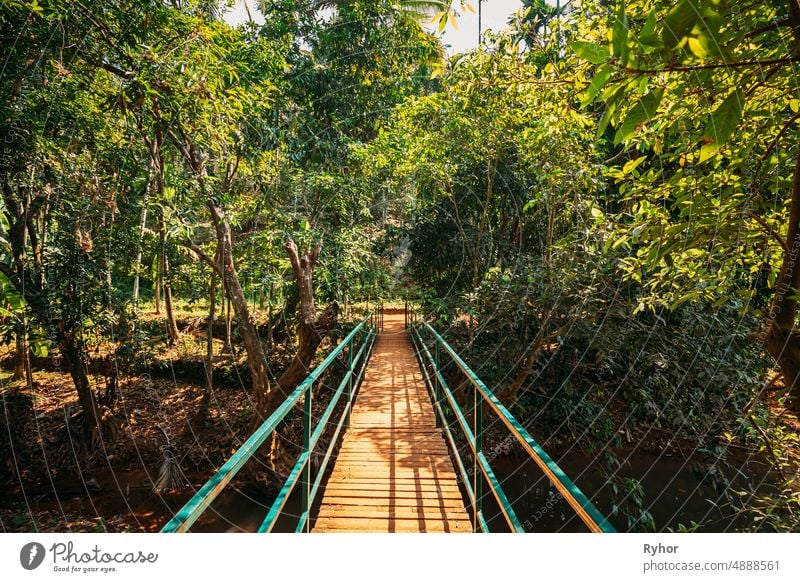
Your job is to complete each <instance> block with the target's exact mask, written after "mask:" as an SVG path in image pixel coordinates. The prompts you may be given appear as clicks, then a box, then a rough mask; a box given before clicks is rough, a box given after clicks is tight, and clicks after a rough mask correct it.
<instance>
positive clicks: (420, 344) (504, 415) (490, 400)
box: [408, 309, 616, 533]
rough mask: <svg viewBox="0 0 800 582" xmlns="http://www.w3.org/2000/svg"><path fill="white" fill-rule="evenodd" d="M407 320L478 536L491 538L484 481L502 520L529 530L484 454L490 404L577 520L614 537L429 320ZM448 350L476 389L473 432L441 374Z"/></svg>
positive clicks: (517, 529)
mask: <svg viewBox="0 0 800 582" xmlns="http://www.w3.org/2000/svg"><path fill="white" fill-rule="evenodd" d="M408 320H409V323H410V327H411V330H412V334H411V335H412V339H413V341H414V345H415V351H416V353H417V357H418V358H419V363H420V367H421V369H422V371H423V375H424V377H425V380H426V384H427V386H428V387H429V390H430V391H431V398H432V399H433V402H434V409H435V410H436V413H437V423H438V424H440V425H441V426H442V428H444V430H445V434H446V436H447V440H448V442H449V444H450V448H451V449H452V451H453V455H454V457H455V459H456V460H457V465H458V468H459V471H460V473H461V478H462V481H463V482H464V485H465V489H466V490H467V495H468V497H469V500H470V503H471V505H472V513H473V522H474V523H473V527H474V528H475V530H476V531H477V530H478V528H480V530H481V531H485V532H488V528H487V524H486V520H485V518H484V516H483V509H482V497H483V495H482V487H483V481H484V480H485V481H486V482H487V483H488V484H489V488H490V490H491V493H492V495H493V496H494V498H495V500H496V501H497V503H498V505H499V507H500V510H501V512H502V513H503V516H504V517H505V519H506V522H507V523H508V526H509V528H510V529H511V531H514V532H524V531H525V530H524V528H523V526H522V524H521V523H520V521H519V519H518V518H517V515H516V513H515V512H514V509H513V508H512V507H511V504H510V502H509V501H508V498H507V497H506V495H505V492H504V491H503V488H502V486H501V485H500V483H499V481H498V480H497V477H496V476H495V474H494V471H493V470H492V468H491V465H490V463H489V461H488V459H487V458H486V455H485V454H484V453H483V442H482V440H483V403H484V402H486V403H487V404H488V406H489V408H490V409H491V410H492V411H493V412H494V413H495V414H496V415H497V416H498V417H499V419H500V420H501V421H502V422H503V424H505V426H506V427H507V428H508V430H509V431H510V433H511V434H512V435H513V436H514V438H515V439H516V440H517V441H518V442H519V443H520V444H521V445H522V448H523V449H524V450H525V452H526V453H528V455H529V456H530V458H531V459H533V461H534V462H535V463H536V464H537V465H538V466H539V468H540V469H541V470H542V471H543V472H544V474H545V475H546V476H547V478H548V479H549V480H550V482H551V483H553V485H554V486H555V487H556V489H557V490H558V491H559V493H561V495H562V496H563V497H564V499H565V500H566V501H567V503H569V505H570V506H571V507H572V509H573V510H574V511H575V513H576V514H577V515H578V517H580V518H581V520H582V521H583V523H585V524H586V526H587V527H588V528H589V530H590V531H592V532H604V533H611V532H615V531H616V530H615V529H614V527H613V526H612V525H611V524H610V523H609V521H608V520H607V519H606V517H605V516H604V515H603V514H602V513H600V512H599V511H598V510H597V508H596V507H595V506H594V504H593V503H592V502H591V501H590V500H589V498H588V497H586V495H585V494H584V493H583V492H582V491H581V490H580V489H579V488H578V486H577V485H575V483H574V482H573V481H572V480H571V479H570V478H569V477H567V475H566V474H565V473H564V471H563V470H561V468H560V467H559V466H558V464H556V462H555V461H554V460H553V459H552V458H550V456H549V455H548V454H547V453H546V452H545V451H544V449H542V447H541V446H540V445H539V444H538V443H537V442H536V441H535V440H534V439H533V438H532V437H531V436H530V434H528V431H526V430H525V428H524V427H523V426H522V425H521V424H520V423H519V421H518V420H517V419H516V418H514V416H513V415H512V414H511V413H510V412H509V411H508V409H507V408H506V407H505V406H504V405H503V404H502V403H501V402H500V401H499V400H498V399H497V397H496V396H495V395H494V394H493V393H492V392H491V391H490V390H489V389H488V388H487V387H486V385H485V384H484V383H483V382H482V381H481V379H480V378H479V377H478V376H477V374H475V372H473V371H472V369H471V368H470V367H469V366H467V364H466V363H465V362H464V360H462V359H461V357H460V356H459V355H458V354H457V353H456V351H455V350H454V349H453V348H452V347H451V346H450V344H448V343H447V342H446V341H445V340H444V339H443V338H442V336H440V335H439V333H438V332H437V331H436V330H435V329H434V328H433V327H432V326H431V325H430V324H429V323H428V322H427V321H425V320H424V319H422V318H420V317H419V316H418V315H417V314H416V312H415V311H414V310H413V309H412V310H411V312H410V313H409V315H408ZM423 332H429V333H430V335H431V337H432V338H433V349H434V354H431V352H430V350H429V349H428V347H427V345H425V341H424V338H423V335H422V334H423ZM442 349H443V350H444V351H445V352H446V353H447V354H448V355H449V356H450V359H451V360H452V361H453V363H455V364H456V366H457V367H458V368H459V369H460V370H461V372H462V373H463V374H464V376H466V378H467V379H468V380H469V382H470V383H471V384H472V387H473V410H472V412H473V414H472V426H471V427H470V425H469V423H468V422H467V418H466V416H465V415H464V413H463V411H462V410H461V407H460V406H459V405H458V402H457V401H456V399H455V396H454V395H453V392H452V390H451V389H450V387H449V386H448V385H447V382H446V381H445V379H444V376H443V375H442V373H441V369H442V368H441V361H440V356H441V350H442ZM426 362H427V363H429V364H430V365H431V367H432V369H433V374H432V376H433V377H431V374H429V373H428V370H427V366H426ZM443 397H444V399H445V400H446V403H447V405H449V407H450V409H451V410H452V411H453V413H454V414H455V417H456V420H457V421H458V427H459V428H460V429H461V432H462V434H463V435H464V437H465V439H466V441H467V443H468V444H469V446H470V449H471V452H472V457H473V467H472V483H471V484H470V482H469V479H468V475H467V471H466V470H465V468H464V462H463V459H462V458H461V453H460V452H459V450H458V447H457V446H456V444H455V439H454V438H453V435H452V434H451V431H450V427H449V425H448V422H447V419H446V417H445V414H444V409H443V407H442V404H443Z"/></svg>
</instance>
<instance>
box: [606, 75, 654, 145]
mask: <svg viewBox="0 0 800 582" xmlns="http://www.w3.org/2000/svg"><path fill="white" fill-rule="evenodd" d="M663 96H664V90H663V89H661V88H657V89H653V90H652V91H650V92H649V93H648V94H647V95H645V96H644V97H642V98H641V99H640V100H639V102H638V103H636V105H634V106H633V107H632V108H631V110H630V111H628V115H627V116H626V117H625V121H623V122H622V125H621V126H620V128H619V129H618V130H617V134H616V135H615V136H614V144H615V145H616V144H619V143H621V142H623V141H628V140H629V139H630V138H632V137H633V136H634V135H635V134H636V132H637V130H638V129H639V127H640V126H642V125H643V124H645V123H647V122H648V121H650V120H651V119H652V118H653V117H654V116H655V114H656V111H657V110H658V106H659V104H660V103H661V98H662V97H663Z"/></svg>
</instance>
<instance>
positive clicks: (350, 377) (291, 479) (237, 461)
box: [161, 314, 378, 532]
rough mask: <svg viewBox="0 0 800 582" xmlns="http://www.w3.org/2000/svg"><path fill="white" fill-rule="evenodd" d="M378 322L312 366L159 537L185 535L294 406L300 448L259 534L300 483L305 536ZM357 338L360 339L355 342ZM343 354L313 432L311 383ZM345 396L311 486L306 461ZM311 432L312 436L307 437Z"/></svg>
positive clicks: (366, 322) (370, 321) (370, 320)
mask: <svg viewBox="0 0 800 582" xmlns="http://www.w3.org/2000/svg"><path fill="white" fill-rule="evenodd" d="M377 325H378V320H377V317H376V315H375V314H372V315H369V316H368V317H366V318H364V319H363V320H362V321H361V322H360V323H359V324H358V325H357V326H356V327H355V328H354V329H353V331H351V332H350V333H349V334H348V335H347V337H345V339H344V340H343V341H342V342H341V343H340V344H339V345H338V346H336V348H334V349H333V351H332V352H331V353H330V354H328V356H327V357H326V358H325V359H324V360H323V361H322V363H321V364H320V365H319V366H317V367H316V368H315V369H314V370H313V371H312V372H311V373H310V374H309V375H308V376H307V377H306V379H305V380H303V382H301V383H300V385H299V386H298V387H297V388H295V389H294V391H293V392H292V393H291V394H290V395H289V397H288V398H287V399H286V400H285V401H284V402H283V403H282V404H281V405H280V406H279V407H278V409H277V410H276V411H275V412H273V413H272V414H271V415H270V417H269V418H268V419H267V420H265V421H264V423H263V424H262V425H261V426H260V427H258V429H256V431H255V432H254V433H253V434H252V435H251V436H250V438H248V439H247V440H246V441H245V443H244V444H243V445H242V446H241V447H239V449H238V450H237V451H236V452H235V453H234V454H233V456H232V457H231V458H230V459H228V461H227V462H226V463H225V464H224V465H223V466H222V467H220V469H219V470H218V471H217V472H216V473H215V474H214V475H213V476H212V477H211V479H209V480H208V481H207V482H206V483H205V485H203V486H202V487H201V488H200V489H199V490H198V491H197V493H195V495H194V497H192V498H191V499H190V500H189V501H188V502H187V503H186V505H184V506H183V508H181V510H180V511H178V513H177V514H175V517H173V518H172V519H171V520H170V521H169V523H167V525H165V526H164V527H163V528H162V530H161V531H162V532H185V531H188V530H189V528H190V527H191V526H192V524H193V523H194V522H195V521H197V519H198V518H199V517H200V516H201V515H202V514H203V512H204V511H205V510H206V509H208V507H209V505H210V504H211V503H212V502H213V501H214V499H215V498H216V497H217V496H218V495H219V494H220V493H221V492H222V490H223V489H224V488H225V486H227V485H228V483H230V481H231V480H232V479H233V477H234V476H235V475H236V474H237V473H238V472H239V470H240V469H241V468H242V467H243V466H244V465H245V464H246V463H247V461H249V460H250V459H251V458H252V457H253V455H254V454H255V453H256V451H257V450H258V449H259V447H260V446H261V445H263V444H264V442H265V441H266V440H267V438H269V436H270V435H271V434H273V433H274V432H275V429H276V428H277V427H278V425H279V424H280V423H281V422H282V421H283V420H284V419H285V418H286V416H287V415H288V414H289V412H290V411H291V410H292V408H294V407H295V406H296V405H298V404H299V403H301V402H302V403H303V446H302V450H301V452H300V455H299V456H298V458H297V461H296V462H295V464H294V467H292V470H291V471H290V472H289V476H288V478H287V479H286V481H285V482H284V484H283V487H282V488H281V490H280V492H279V493H278V496H277V497H276V498H275V501H274V502H273V503H272V506H271V507H270V509H269V511H268V512H267V516H266V517H265V518H264V521H263V522H262V523H261V526H260V527H259V528H258V531H259V532H270V531H272V529H273V528H274V527H275V523H276V522H277V520H278V517H279V516H280V515H281V511H282V510H283V507H284V505H285V504H286V501H287V499H288V498H289V495H290V494H291V493H292V491H293V490H294V488H295V486H296V485H297V484H298V483H300V486H301V492H302V498H301V509H300V516H299V520H298V523H297V527H296V530H295V531H297V532H301V531H306V532H307V531H309V529H310V525H311V520H310V519H309V510H310V509H311V507H312V506H313V505H314V499H315V498H316V495H317V492H318V491H319V488H320V484H321V483H322V479H323V477H324V475H325V469H326V468H327V466H328V461H329V460H330V457H331V454H332V452H333V450H334V448H335V446H334V445H335V444H336V442H337V440H338V438H339V435H340V434H341V432H342V428H347V426H348V424H349V422H350V410H351V408H352V405H353V401H354V399H355V395H356V392H357V391H358V387H359V386H360V384H361V379H362V377H363V375H364V370H365V369H366V363H367V362H368V361H369V358H370V355H371V354H372V347H373V345H374V343H375V335H376V333H377ZM356 338H358V339H359V341H358V342H356ZM345 348H347V372H346V373H345V375H344V377H343V378H342V380H341V382H340V383H339V386H338V388H337V390H336V392H335V393H334V395H333V397H332V398H331V400H330V403H329V404H328V406H327V408H326V409H325V412H323V413H322V415H321V416H320V418H319V420H318V421H317V423H316V426H312V424H313V423H312V418H311V404H312V392H313V390H312V388H313V386H314V382H315V381H316V380H317V379H318V378H319V377H320V376H321V375H322V373H323V372H324V371H325V370H327V369H328V367H329V366H330V365H331V364H332V363H333V362H334V361H336V359H337V358H338V357H339V356H340V355H341V354H342V353H343V351H344V350H345ZM342 395H345V398H346V402H345V406H344V409H343V410H342V413H341V415H340V416H339V420H338V422H337V424H336V428H335V429H334V432H333V437H332V438H331V440H330V442H329V444H328V448H327V449H326V450H325V455H324V457H323V460H322V462H321V463H320V466H319V468H318V469H317V476H316V479H315V480H314V481H313V483H312V481H311V463H310V461H311V455H312V453H313V452H314V449H315V448H316V446H317V444H318V442H319V439H320V437H321V436H322V434H323V432H324V431H325V429H326V427H328V425H329V421H330V418H331V416H332V415H333V412H334V409H335V408H336V405H337V404H338V402H339V400H340V399H341V397H342ZM312 431H313V432H312Z"/></svg>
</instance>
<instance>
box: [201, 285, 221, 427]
mask: <svg viewBox="0 0 800 582" xmlns="http://www.w3.org/2000/svg"><path fill="white" fill-rule="evenodd" d="M216 307H217V275H216V273H214V271H211V282H210V283H209V285H208V323H207V324H206V362H205V368H206V391H205V392H204V393H203V400H202V401H201V402H200V416H201V418H204V419H205V418H206V416H207V415H208V407H209V404H210V403H211V393H212V392H213V391H214V311H216Z"/></svg>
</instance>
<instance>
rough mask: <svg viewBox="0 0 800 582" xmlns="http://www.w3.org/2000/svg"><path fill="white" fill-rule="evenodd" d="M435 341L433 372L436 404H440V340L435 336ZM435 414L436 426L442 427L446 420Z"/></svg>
mask: <svg viewBox="0 0 800 582" xmlns="http://www.w3.org/2000/svg"><path fill="white" fill-rule="evenodd" d="M433 341H434V347H433V367H434V370H433V372H434V374H433V377H434V380H435V390H434V394H435V399H436V404H437V405H440V404H441V388H440V386H439V342H438V341H436V338H434V340H433ZM434 416H436V428H440V427H441V426H442V423H443V422H444V419H443V418H442V419H440V418H439V416H438V415H434Z"/></svg>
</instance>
